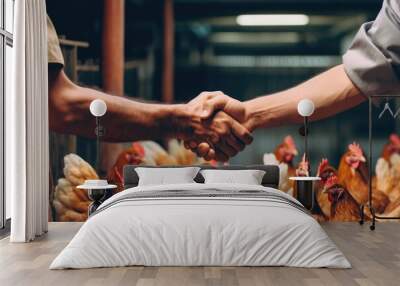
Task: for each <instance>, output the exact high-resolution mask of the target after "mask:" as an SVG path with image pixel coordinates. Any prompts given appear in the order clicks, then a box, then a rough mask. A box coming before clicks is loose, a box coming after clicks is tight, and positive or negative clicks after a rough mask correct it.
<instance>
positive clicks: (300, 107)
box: [297, 99, 315, 160]
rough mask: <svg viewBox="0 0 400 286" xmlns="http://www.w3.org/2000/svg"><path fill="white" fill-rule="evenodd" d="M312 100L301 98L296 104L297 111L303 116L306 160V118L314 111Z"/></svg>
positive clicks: (306, 154)
mask: <svg viewBox="0 0 400 286" xmlns="http://www.w3.org/2000/svg"><path fill="white" fill-rule="evenodd" d="M314 109H315V106H314V102H312V101H311V100H310V99H302V100H300V101H299V103H298V104H297V112H298V113H299V114H300V116H302V117H303V118H304V154H305V156H306V160H308V118H309V117H310V116H311V115H312V114H313V113H314Z"/></svg>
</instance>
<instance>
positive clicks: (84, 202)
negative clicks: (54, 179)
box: [53, 154, 98, 221]
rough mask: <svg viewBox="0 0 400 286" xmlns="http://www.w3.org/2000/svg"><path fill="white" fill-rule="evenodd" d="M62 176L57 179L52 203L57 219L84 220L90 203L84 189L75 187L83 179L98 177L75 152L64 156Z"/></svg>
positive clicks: (83, 180)
mask: <svg viewBox="0 0 400 286" xmlns="http://www.w3.org/2000/svg"><path fill="white" fill-rule="evenodd" d="M64 176H65V178H60V179H59V180H58V183H57V186H56V188H55V192H54V200H53V205H54V208H55V211H56V220H57V221H85V220H86V219H87V210H88V206H89V204H90V203H91V202H90V200H89V198H88V196H87V193H86V191H85V190H81V189H77V188H76V187H77V186H78V185H81V184H83V183H84V182H85V180H91V179H98V176H97V174H96V172H95V170H94V169H93V168H92V167H91V166H90V165H89V164H88V163H87V162H86V161H84V160H83V159H82V158H80V157H79V156H78V155H75V154H69V155H66V156H65V157H64Z"/></svg>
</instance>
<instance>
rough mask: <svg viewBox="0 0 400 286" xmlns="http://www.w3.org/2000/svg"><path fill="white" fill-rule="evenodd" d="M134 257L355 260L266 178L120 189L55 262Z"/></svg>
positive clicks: (234, 261)
mask: <svg viewBox="0 0 400 286" xmlns="http://www.w3.org/2000/svg"><path fill="white" fill-rule="evenodd" d="M131 265H144V266H292V267H330V268H350V267H351V265H350V263H349V262H348V260H347V259H346V258H345V256H344V255H343V253H342V252H341V251H340V250H339V249H338V248H337V247H336V245H335V244H334V243H333V241H332V240H331V239H330V238H329V237H328V236H327V234H326V233H325V231H324V230H323V229H322V228H321V226H320V225H319V224H318V222H317V221H316V220H315V219H314V218H313V217H312V216H310V215H309V213H308V212H307V210H305V209H304V207H303V206H302V205H301V204H300V203H299V202H298V201H297V200H295V199H294V198H292V197H290V196H289V195H287V194H285V193H283V192H280V191H279V190H276V189H273V188H268V187H263V186H255V185H238V184H236V185H233V184H197V183H192V184H176V185H162V186H140V187H134V188H131V189H127V190H125V191H123V192H121V193H118V194H116V195H114V196H113V197H111V198H110V199H108V200H107V201H105V202H104V203H103V204H102V205H101V206H100V207H99V208H98V210H97V211H96V212H95V213H94V214H93V215H92V216H91V217H90V218H89V219H88V220H87V221H86V222H85V224H83V225H82V227H81V229H80V230H79V231H78V233H77V234H76V235H75V237H74V238H73V239H72V240H71V242H70V243H69V244H68V245H67V246H66V247H65V249H64V250H62V252H61V253H60V254H59V255H58V256H57V257H56V258H55V260H54V261H53V262H52V264H51V265H50V269H65V268H92V267H117V266H131Z"/></svg>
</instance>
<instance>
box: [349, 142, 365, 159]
mask: <svg viewBox="0 0 400 286" xmlns="http://www.w3.org/2000/svg"><path fill="white" fill-rule="evenodd" d="M349 151H350V152H352V153H353V154H354V155H356V156H357V157H361V156H363V151H362V149H361V147H360V145H359V144H357V143H356V142H353V143H352V144H350V145H349Z"/></svg>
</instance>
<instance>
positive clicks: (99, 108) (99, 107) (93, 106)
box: [90, 99, 107, 117]
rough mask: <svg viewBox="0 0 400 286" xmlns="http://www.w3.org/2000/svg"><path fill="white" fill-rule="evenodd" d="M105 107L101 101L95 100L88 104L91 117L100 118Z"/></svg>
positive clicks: (105, 109) (104, 112) (104, 111)
mask: <svg viewBox="0 0 400 286" xmlns="http://www.w3.org/2000/svg"><path fill="white" fill-rule="evenodd" d="M106 111H107V105H106V103H105V102H104V100H102V99H95V100H93V101H92V102H91V103H90V113H91V114H92V115H93V116H96V117H101V116H103V115H104V114H106Z"/></svg>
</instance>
